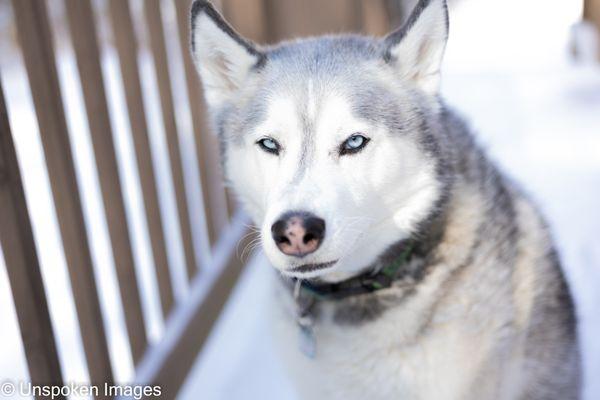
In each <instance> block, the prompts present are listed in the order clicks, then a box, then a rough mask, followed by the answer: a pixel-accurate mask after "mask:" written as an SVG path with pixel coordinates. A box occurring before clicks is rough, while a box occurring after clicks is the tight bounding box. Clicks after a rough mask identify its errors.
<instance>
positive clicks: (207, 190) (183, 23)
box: [174, 0, 227, 246]
mask: <svg viewBox="0 0 600 400" xmlns="http://www.w3.org/2000/svg"><path fill="white" fill-rule="evenodd" d="M174 1H175V10H176V13H177V27H178V31H179V41H180V44H181V52H182V56H183V66H184V70H185V78H186V83H187V91H188V99H189V103H190V111H191V114H192V127H193V129H194V137H195V139H196V153H197V157H198V164H199V169H200V180H201V184H202V199H203V202H204V215H205V218H206V225H207V231H208V237H209V243H210V244H211V246H212V245H214V244H215V243H216V241H217V239H218V237H219V233H220V232H221V231H222V230H223V228H224V227H225V225H226V223H227V204H226V198H225V190H224V189H223V182H222V176H221V173H220V166H219V147H218V142H217V137H216V135H214V134H213V133H212V132H210V131H209V126H208V123H207V118H206V107H205V103H204V97H203V96H202V89H201V83H200V77H199V76H198V73H197V72H196V68H195V67H194V63H193V62H192V58H191V55H190V49H189V44H190V6H191V1H190V0H174Z"/></svg>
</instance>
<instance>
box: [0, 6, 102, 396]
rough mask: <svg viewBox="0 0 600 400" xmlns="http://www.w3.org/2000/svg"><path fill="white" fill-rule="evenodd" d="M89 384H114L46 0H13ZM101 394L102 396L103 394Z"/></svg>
mask: <svg viewBox="0 0 600 400" xmlns="http://www.w3.org/2000/svg"><path fill="white" fill-rule="evenodd" d="M12 4H13V10H14V12H15V17H16V23H17V32H18V36H19V40H20V42H21V48H22V49H23V58H24V60H25V67H26V69H27V75H28V77H29V86H30V89H31V94H32V97H33V103H34V106H35V110H36V116H37V120H38V126H39V130H40V136H41V138H42V144H43V147H44V154H45V157H46V164H47V167H48V175H49V177H50V184H51V186H52V193H53V198H54V207H55V209H56V215H57V219H58V224H59V227H60V232H61V236H62V242H63V248H64V252H65V257H66V260H67V266H68V268H69V275H70V278H71V288H72V290H73V297H74V300H75V307H76V309H77V317H78V320H79V326H80V331H81V339H82V341H83V347H84V349H85V355H86V360H87V366H88V371H89V375H90V380H91V382H92V384H96V385H102V384H103V383H105V382H108V383H109V384H110V383H112V382H113V375H112V369H111V365H110V358H109V355H108V346H107V343H106V335H105V332H104V324H103V321H102V312H101V309H100V302H99V300H98V292H97V289H96V281H95V280H94V272H93V265H92V259H91V255H90V248H89V245H88V239H87V232H86V229H85V223H84V219H83V211H82V208H81V202H80V198H79V190H78V188H77V180H76V177H75V166H74V164H73V157H72V154H71V146H70V143H69V134H68V131H67V123H66V121H65V114H64V110H63V105H62V99H61V94H60V87H59V82H58V75H57V72H56V65H55V61H54V51H53V46H52V40H51V38H52V34H51V31H50V26H49V22H48V15H47V12H46V6H45V2H44V1H39V0H13V2H12ZM101 397H102V396H101Z"/></svg>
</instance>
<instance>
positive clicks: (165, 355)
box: [134, 213, 251, 399]
mask: <svg viewBox="0 0 600 400" xmlns="http://www.w3.org/2000/svg"><path fill="white" fill-rule="evenodd" d="M247 223H248V221H247V219H246V217H245V216H244V215H243V214H242V213H238V214H236V215H235V216H234V217H233V221H232V223H231V224H230V225H229V226H228V227H227V228H226V229H225V230H224V233H223V234H222V235H221V237H220V239H219V242H218V243H217V245H216V246H215V251H214V257H213V262H214V265H213V266H212V268H211V270H210V272H207V273H206V274H202V275H201V276H198V277H196V279H194V281H193V283H192V287H191V290H190V296H189V298H188V300H187V301H186V303H185V304H181V305H179V307H177V308H176V309H175V310H174V312H173V314H172V315H171V318H170V319H169V321H168V324H167V327H166V329H165V335H164V337H163V339H162V340H161V341H160V343H158V344H157V345H156V346H154V347H152V348H151V349H150V350H149V352H148V354H147V355H146V356H145V357H144V359H143V361H142V362H141V363H140V365H139V367H138V372H137V376H136V378H135V381H134V384H136V385H159V386H160V387H161V388H162V392H163V396H164V398H167V399H174V398H176V396H177V393H178V392H179V389H180V388H181V386H182V385H183V383H184V381H185V378H186V377H187V375H188V373H189V372H190V370H191V368H192V365H193V364H194V362H195V360H196V358H197V357H198V354H199V352H200V350H201V349H202V346H203V345H204V343H205V341H206V339H207V338H208V336H209V334H210V332H211V330H212V328H213V327H214V325H215V322H216V321H217V319H218V318H219V316H220V315H221V311H222V309H223V307H224V305H225V303H226V302H227V299H228V298H229V294H230V292H231V290H232V289H233V287H234V285H235V283H236V282H237V279H238V277H239V274H240V272H241V271H242V262H241V261H240V259H239V258H238V249H244V248H245V246H246V245H248V243H249V242H250V238H251V235H247V232H248V228H247Z"/></svg>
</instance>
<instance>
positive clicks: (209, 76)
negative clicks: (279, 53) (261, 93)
mask: <svg viewBox="0 0 600 400" xmlns="http://www.w3.org/2000/svg"><path fill="white" fill-rule="evenodd" d="M191 19H192V21H191V22H192V34H191V41H192V43H191V45H192V46H191V47H192V49H191V50H192V57H193V59H194V63H195V64H196V69H197V70H198V73H199V74H200V77H201V78H202V83H203V86H204V95H205V98H206V102H207V104H208V106H209V107H218V106H220V105H221V104H223V102H224V101H226V100H227V99H229V98H231V97H232V96H235V94H236V91H237V90H238V89H239V88H240V87H241V86H242V85H243V83H244V81H245V80H246V78H247V77H248V75H249V73H250V72H251V70H252V69H253V68H254V67H256V66H258V65H260V64H261V63H264V61H265V55H264V54H263V53H261V52H260V51H259V50H258V49H257V48H256V47H255V46H254V45H253V44H252V43H251V42H250V41H248V40H246V39H244V38H243V37H242V36H241V35H240V34H238V33H237V32H236V31H235V30H234V29H233V28H232V27H231V26H230V25H229V24H228V23H227V22H226V21H225V20H224V19H223V17H222V16H221V15H220V14H219V12H218V11H217V10H215V8H214V7H213V5H212V4H211V3H210V2H209V1H206V0H195V1H194V3H193V4H192V11H191Z"/></svg>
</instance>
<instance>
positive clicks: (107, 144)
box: [65, 0, 148, 364]
mask: <svg viewBox="0 0 600 400" xmlns="http://www.w3.org/2000/svg"><path fill="white" fill-rule="evenodd" d="M65 5H66V10H67V14H68V19H69V25H70V29H71V40H72V41H73V47H74V50H75V56H76V58H77V66H78V69H79V77H80V79H79V80H80V82H81V87H82V89H83V97H84V100H85V107H86V111H87V120H88V125H89V128H90V134H91V138H92V144H93V147H94V155H95V158H96V165H97V168H98V177H99V180H100V189H101V190H102V200H103V202H104V210H105V213H106V222H107V225H108V231H109V234H110V241H111V247H112V253H113V258H114V263H115V268H116V272H117V278H118V284H119V289H120V293H121V302H122V304H123V314H124V316H125V323H126V326H127V333H128V336H129V343H130V346H131V353H132V358H133V361H134V364H135V363H136V362H137V361H139V359H140V358H141V357H142V355H143V354H144V351H145V350H146V346H147V344H148V342H147V340H146V329H145V327H144V318H143V314H142V306H141V300H140V292H139V290H138V285H137V280H136V273H135V264H134V261H133V253H132V250H131V241H130V240H129V229H128V226H127V225H128V224H127V216H126V213H125V203H124V201H123V193H122V189H121V180H120V178H119V170H118V165H117V158H116V155H115V146H114V143H113V134H112V129H111V125H110V117H109V113H108V105H107V102H106V93H105V91H104V82H103V80H102V69H101V65H100V51H99V48H98V39H97V36H96V24H95V21H94V14H93V9H92V5H91V3H90V2H89V1H88V0H67V1H66V2H65Z"/></svg>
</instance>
